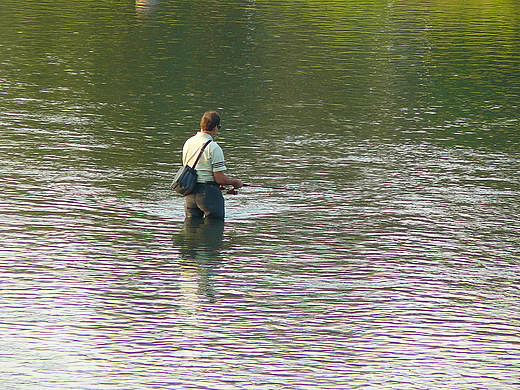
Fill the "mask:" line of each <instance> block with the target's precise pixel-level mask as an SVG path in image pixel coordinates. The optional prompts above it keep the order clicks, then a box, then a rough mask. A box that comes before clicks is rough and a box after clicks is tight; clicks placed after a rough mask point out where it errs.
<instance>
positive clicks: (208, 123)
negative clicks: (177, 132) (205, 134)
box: [200, 111, 220, 131]
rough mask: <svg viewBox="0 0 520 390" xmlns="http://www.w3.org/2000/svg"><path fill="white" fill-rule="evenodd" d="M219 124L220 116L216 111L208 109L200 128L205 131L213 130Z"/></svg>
mask: <svg viewBox="0 0 520 390" xmlns="http://www.w3.org/2000/svg"><path fill="white" fill-rule="evenodd" d="M218 125H220V116H219V115H218V114H217V112H216V111H206V112H205V113H204V116H203V117H202V119H201V120H200V128H201V130H204V131H211V130H213V129H214V128H215V126H218Z"/></svg>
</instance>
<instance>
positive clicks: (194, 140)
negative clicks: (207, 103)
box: [182, 131, 226, 183]
mask: <svg viewBox="0 0 520 390" xmlns="http://www.w3.org/2000/svg"><path fill="white" fill-rule="evenodd" d="M210 140H211V141H213V137H212V136H211V135H209V134H207V133H204V132H202V131H199V132H198V133H197V134H195V135H194V136H193V137H191V138H189V139H188V140H187V141H186V142H185V143H184V147H183V148H182V164H183V165H189V166H190V167H191V166H192V164H193V163H194V162H195V160H196V159H197V156H198V155H199V152H200V149H201V148H202V147H203V146H204V144H205V143H206V142H208V141H210ZM195 169H196V170H197V173H198V175H199V178H198V180H197V182H198V183H204V182H206V181H215V178H214V177H213V172H220V171H225V170H226V164H225V161H224V152H223V151H222V148H221V147H220V146H219V145H218V144H217V143H216V142H214V141H213V142H210V143H209V145H208V146H206V149H204V153H203V154H202V156H201V157H200V160H199V162H198V163H197V166H196V167H195Z"/></svg>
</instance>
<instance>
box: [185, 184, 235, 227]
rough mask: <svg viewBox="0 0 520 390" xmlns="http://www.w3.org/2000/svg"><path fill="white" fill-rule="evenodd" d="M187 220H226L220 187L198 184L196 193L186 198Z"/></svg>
mask: <svg viewBox="0 0 520 390" xmlns="http://www.w3.org/2000/svg"><path fill="white" fill-rule="evenodd" d="M185 200H186V201H185V203H184V211H185V212H186V218H203V217H204V216H206V218H212V219H224V216H225V212H224V197H223V196H222V191H221V190H220V188H219V186H218V185H215V184H202V183H197V185H196V186H195V191H193V192H192V193H191V194H189V195H187V196H186V197H185Z"/></svg>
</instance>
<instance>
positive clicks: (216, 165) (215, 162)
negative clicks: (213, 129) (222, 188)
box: [210, 142, 226, 172]
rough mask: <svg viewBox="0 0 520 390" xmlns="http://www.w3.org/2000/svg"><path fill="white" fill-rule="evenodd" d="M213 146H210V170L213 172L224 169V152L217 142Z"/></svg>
mask: <svg viewBox="0 0 520 390" xmlns="http://www.w3.org/2000/svg"><path fill="white" fill-rule="evenodd" d="M212 143H213V142H212ZM210 145H211V144H210ZM215 146H216V147H214V148H211V170H212V171H213V172H221V171H225V170H226V163H225V161H224V152H223V151H222V148H221V147H220V146H218V145H217V144H215Z"/></svg>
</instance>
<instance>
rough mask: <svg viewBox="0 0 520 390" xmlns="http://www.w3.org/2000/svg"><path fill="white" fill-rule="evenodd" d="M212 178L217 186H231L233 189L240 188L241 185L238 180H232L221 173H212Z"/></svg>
mask: <svg viewBox="0 0 520 390" xmlns="http://www.w3.org/2000/svg"><path fill="white" fill-rule="evenodd" d="M213 177H214V178H215V181H216V182H217V183H218V184H221V185H224V186H225V185H232V186H233V187H234V188H240V187H242V186H243V183H242V182H241V181H240V180H238V179H232V178H230V177H229V176H227V175H226V174H225V173H224V172H223V171H219V172H213Z"/></svg>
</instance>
